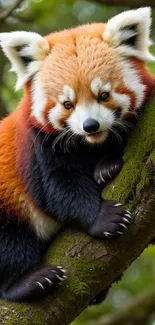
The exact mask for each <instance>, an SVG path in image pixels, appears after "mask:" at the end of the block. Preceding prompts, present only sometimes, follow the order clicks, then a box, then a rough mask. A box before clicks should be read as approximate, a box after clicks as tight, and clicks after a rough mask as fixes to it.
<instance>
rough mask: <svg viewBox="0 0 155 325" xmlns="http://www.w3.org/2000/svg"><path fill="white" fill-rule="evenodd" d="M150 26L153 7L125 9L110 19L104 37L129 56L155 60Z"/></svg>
mask: <svg viewBox="0 0 155 325" xmlns="http://www.w3.org/2000/svg"><path fill="white" fill-rule="evenodd" d="M150 27H151V8H149V7H145V8H139V9H137V10H129V11H125V12H123V13H121V14H119V15H117V16H115V17H113V18H112V19H110V20H109V21H108V23H107V25H106V27H105V31H104V33H103V39H104V41H105V42H107V43H109V44H110V45H111V46H114V47H117V48H119V50H120V52H121V53H122V54H124V55H126V56H128V57H130V56H135V57H137V58H139V59H140V60H144V61H145V60H147V61H155V57H154V56H153V55H152V54H151V53H149V46H150V45H151V41H150V39H149V36H150Z"/></svg>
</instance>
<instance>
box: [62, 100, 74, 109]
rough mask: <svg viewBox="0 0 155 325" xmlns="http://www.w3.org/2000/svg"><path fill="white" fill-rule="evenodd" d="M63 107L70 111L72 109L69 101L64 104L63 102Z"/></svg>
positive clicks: (72, 106)
mask: <svg viewBox="0 0 155 325" xmlns="http://www.w3.org/2000/svg"><path fill="white" fill-rule="evenodd" d="M64 107H65V108H66V109H72V108H74V105H73V104H72V102H70V101H69V100H67V101H66V102H64Z"/></svg>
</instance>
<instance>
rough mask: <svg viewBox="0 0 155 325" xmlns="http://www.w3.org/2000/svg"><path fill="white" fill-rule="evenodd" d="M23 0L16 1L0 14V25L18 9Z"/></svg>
mask: <svg viewBox="0 0 155 325" xmlns="http://www.w3.org/2000/svg"><path fill="white" fill-rule="evenodd" d="M22 1H23V0H16V1H15V3H14V4H13V5H12V6H11V7H10V8H9V9H7V10H4V11H3V12H2V13H1V14H0V23H1V22H3V21H4V20H5V19H6V18H8V17H9V16H10V15H11V14H12V13H13V11H14V10H15V9H17V8H18V7H19V5H20V4H21V3H22Z"/></svg>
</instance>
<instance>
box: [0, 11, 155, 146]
mask: <svg viewBox="0 0 155 325" xmlns="http://www.w3.org/2000/svg"><path fill="white" fill-rule="evenodd" d="M150 24H151V18H150V9H149V8H140V9H137V10H131V11H127V12H124V13H122V14H120V15H117V16H116V17H114V18H112V19H110V20H109V21H108V23H107V24H102V23H101V24H90V25H85V26H80V27H77V28H75V29H71V30H66V31H62V32H59V33H54V34H50V35H48V36H47V37H45V38H43V37H42V36H40V35H38V34H36V33H27V32H13V33H4V34H2V35H0V42H1V43H0V44H1V46H2V49H3V50H4V52H5V54H6V56H7V57H8V58H9V59H10V61H11V63H12V66H13V70H14V71H16V73H17V76H18V81H17V85H16V89H18V88H20V87H21V86H22V85H23V84H25V83H27V81H29V80H30V84H31V89H30V91H31V116H30V118H31V120H32V122H33V123H34V124H35V125H37V126H38V127H40V128H41V129H43V130H44V131H45V132H58V133H60V132H71V133H72V134H76V135H80V136H82V137H83V138H84V139H85V140H86V141H88V142H90V143H99V142H103V141H104V140H105V139H106V138H107V136H108V134H109V131H110V130H113V128H114V127H115V125H121V124H123V123H124V122H123V121H124V119H125V118H127V116H130V115H131V114H132V113H135V112H136V111H137V110H138V109H140V108H141V107H142V105H143V104H144V102H145V101H146V99H147V97H148V95H149V94H150V92H151V89H152V87H153V77H152V75H151V74H150V73H149V71H148V70H147V68H146V65H145V61H147V60H154V57H153V56H152V55H151V54H150V53H149V44H150V40H149V31H150Z"/></svg>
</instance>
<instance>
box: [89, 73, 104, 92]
mask: <svg viewBox="0 0 155 325" xmlns="http://www.w3.org/2000/svg"><path fill="white" fill-rule="evenodd" d="M102 85H103V82H102V80H101V79H100V78H99V77H96V78H94V79H93V80H92V82H91V85H90V88H91V91H92V93H93V94H94V95H95V96H97V95H98V93H99V91H100V89H101V87H102Z"/></svg>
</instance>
